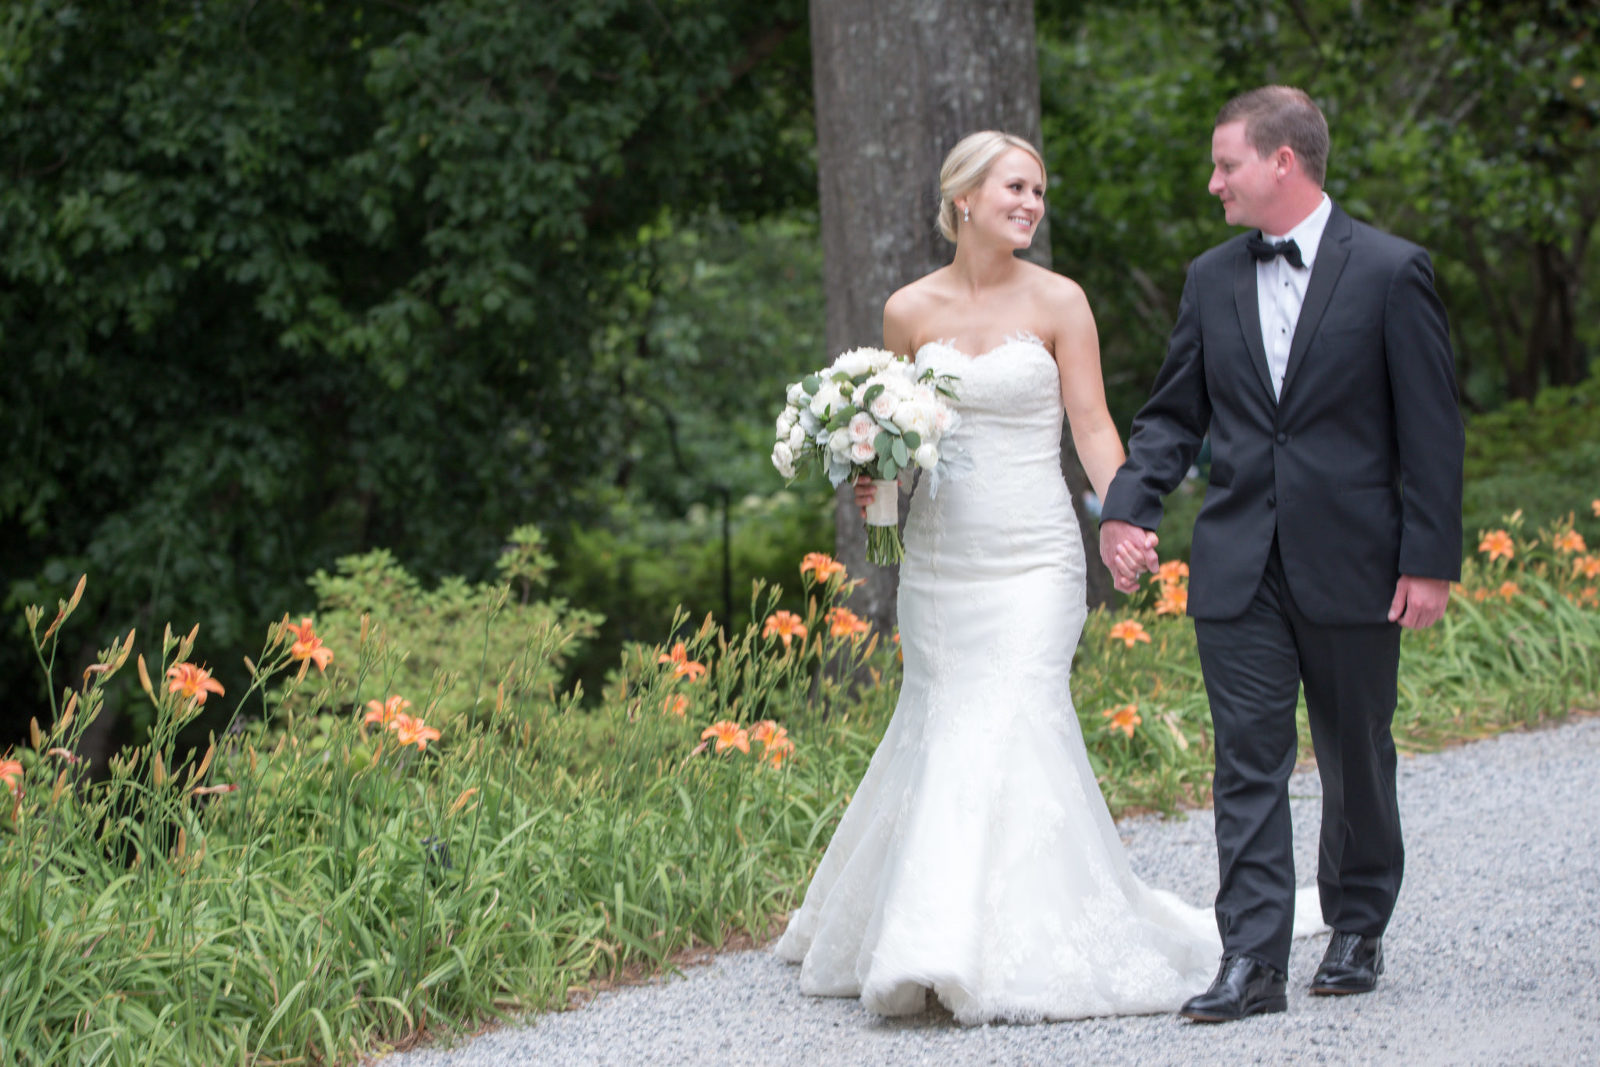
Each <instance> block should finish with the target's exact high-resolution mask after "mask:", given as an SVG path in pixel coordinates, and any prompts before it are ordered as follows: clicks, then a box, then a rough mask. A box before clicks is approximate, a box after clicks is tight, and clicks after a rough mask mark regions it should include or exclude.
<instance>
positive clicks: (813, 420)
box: [800, 408, 822, 435]
mask: <svg viewBox="0 0 1600 1067" xmlns="http://www.w3.org/2000/svg"><path fill="white" fill-rule="evenodd" d="M800 428H801V429H802V430H804V431H805V432H806V433H807V434H808V435H809V434H814V433H816V432H817V431H818V430H820V429H822V420H821V419H819V418H817V417H816V416H815V415H813V414H811V409H810V408H801V409H800Z"/></svg>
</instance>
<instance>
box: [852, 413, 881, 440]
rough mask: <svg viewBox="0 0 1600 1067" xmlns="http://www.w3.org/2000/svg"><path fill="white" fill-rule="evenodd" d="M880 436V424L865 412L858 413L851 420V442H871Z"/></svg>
mask: <svg viewBox="0 0 1600 1067" xmlns="http://www.w3.org/2000/svg"><path fill="white" fill-rule="evenodd" d="M876 436H878V424H877V423H876V422H873V421H872V416H871V415H868V414H867V413H866V412H865V411H858V412H856V413H855V416H854V417H852V418H851V420H850V440H851V441H870V440H872V439H873V438H874V437H876Z"/></svg>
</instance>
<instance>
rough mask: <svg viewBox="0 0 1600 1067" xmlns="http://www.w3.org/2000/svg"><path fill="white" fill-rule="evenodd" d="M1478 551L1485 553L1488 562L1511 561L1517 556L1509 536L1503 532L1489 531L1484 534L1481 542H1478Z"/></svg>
mask: <svg viewBox="0 0 1600 1067" xmlns="http://www.w3.org/2000/svg"><path fill="white" fill-rule="evenodd" d="M1478 551H1479V552H1487V553H1488V554H1489V560H1490V562H1493V561H1494V560H1497V559H1511V558H1512V557H1514V556H1515V555H1516V554H1517V549H1516V545H1515V543H1513V542H1512V540H1511V535H1510V534H1508V533H1506V532H1505V531H1504V530H1490V531H1489V532H1488V533H1486V534H1484V535H1483V540H1482V541H1479V542H1478Z"/></svg>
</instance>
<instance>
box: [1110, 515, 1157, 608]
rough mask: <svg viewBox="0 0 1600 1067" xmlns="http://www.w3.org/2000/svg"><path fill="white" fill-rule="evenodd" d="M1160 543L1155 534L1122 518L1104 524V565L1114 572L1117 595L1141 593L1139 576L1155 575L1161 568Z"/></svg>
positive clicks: (1112, 575) (1113, 580) (1113, 577)
mask: <svg viewBox="0 0 1600 1067" xmlns="http://www.w3.org/2000/svg"><path fill="white" fill-rule="evenodd" d="M1160 540H1161V539H1160V538H1158V537H1157V536H1156V535H1155V533H1154V531H1151V530H1143V529H1140V528H1139V527H1137V526H1135V525H1133V523H1131V522H1123V521H1121V520H1120V519H1107V520H1106V521H1105V522H1102V523H1101V524H1100V562H1102V563H1104V564H1105V565H1106V569H1107V570H1109V571H1110V572H1111V581H1112V584H1113V585H1115V586H1116V587H1117V592H1119V593H1129V594H1131V593H1137V592H1138V591H1139V575H1140V574H1141V573H1142V572H1144V571H1149V572H1150V573H1152V574H1154V573H1155V572H1156V570H1157V568H1159V567H1160V566H1161V558H1160V557H1159V556H1157V555H1156V545H1157V544H1159V543H1160Z"/></svg>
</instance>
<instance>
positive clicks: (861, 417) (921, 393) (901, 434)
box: [772, 348, 970, 565]
mask: <svg viewBox="0 0 1600 1067" xmlns="http://www.w3.org/2000/svg"><path fill="white" fill-rule="evenodd" d="M955 381H956V379H955V378H954V377H953V376H952V375H948V374H935V373H933V371H931V370H930V371H924V372H923V373H922V374H920V375H919V374H917V370H916V366H915V364H913V363H912V362H911V361H910V360H907V359H901V358H899V357H897V356H895V355H894V354H893V353H891V352H886V351H884V350H883V349H881V348H856V349H852V350H850V351H849V352H846V353H844V354H843V355H841V356H840V357H839V358H838V359H836V360H834V361H833V365H832V366H830V367H828V368H826V369H824V370H820V371H817V372H816V373H815V374H808V375H806V376H805V377H804V378H802V379H800V380H799V381H798V382H795V383H794V384H793V385H791V386H789V391H788V395H787V397H786V401H785V403H784V407H783V411H782V412H781V413H780V414H779V415H778V425H777V431H778V440H777V443H776V444H774V445H773V446H772V465H773V466H774V467H776V468H778V473H779V474H781V475H783V476H784V477H785V478H787V479H790V480H791V481H792V480H793V479H794V478H795V477H796V476H797V474H798V473H799V472H800V471H801V470H803V469H804V468H805V467H806V466H807V465H808V464H809V463H810V462H811V461H813V460H815V461H816V462H817V463H818V464H819V465H820V466H821V468H822V470H823V472H824V473H825V474H827V476H828V481H829V482H831V483H832V484H833V487H834V488H835V489H837V488H838V487H839V486H840V485H842V484H844V483H845V482H846V481H850V482H853V481H855V480H856V479H857V478H859V477H860V476H861V475H863V474H864V475H866V476H867V477H868V478H871V479H872V480H873V481H874V482H876V483H877V484H878V495H877V499H875V500H874V501H873V503H872V505H871V506H870V507H868V508H867V558H868V559H869V560H871V561H872V562H873V563H877V564H880V565H883V564H889V563H898V562H900V560H901V559H902V558H903V557H904V555H905V549H904V547H903V546H902V545H901V543H900V529H899V524H898V523H899V506H900V494H899V487H898V486H897V485H896V484H895V479H896V478H897V477H898V476H899V474H900V472H901V471H903V470H909V469H910V468H912V467H918V468H921V469H922V470H924V471H927V472H929V475H930V478H931V481H930V484H929V486H928V492H929V495H930V496H931V495H936V494H937V493H938V491H939V480H940V479H941V478H950V477H952V476H954V475H956V474H957V473H959V472H961V471H963V470H964V468H965V465H966V464H970V460H968V459H967V457H966V455H965V453H964V452H963V451H962V450H961V449H960V448H959V446H957V445H956V444H955V443H954V442H953V441H951V440H950V434H951V432H952V431H954V430H955V428H956V426H957V424H958V423H959V422H960V417H959V416H958V415H957V414H956V410H955V408H954V407H952V406H951V404H950V401H952V400H954V399H955V398H956V393H955V389H954V383H955Z"/></svg>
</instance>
